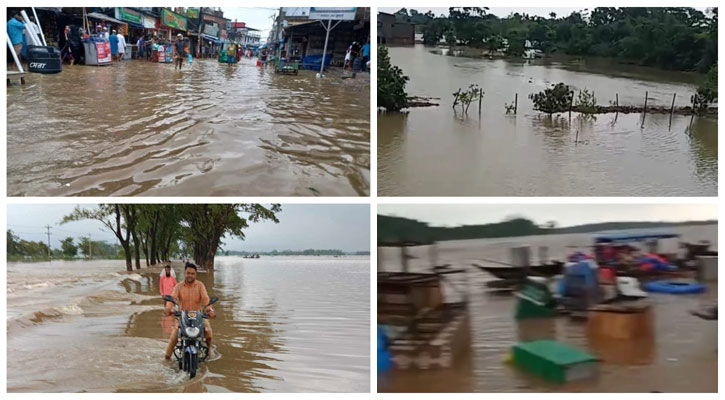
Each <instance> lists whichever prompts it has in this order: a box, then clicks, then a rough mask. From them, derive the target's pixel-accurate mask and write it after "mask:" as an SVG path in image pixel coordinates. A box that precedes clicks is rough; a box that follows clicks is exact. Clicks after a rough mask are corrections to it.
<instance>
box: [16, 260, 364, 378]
mask: <svg viewBox="0 0 725 400" xmlns="http://www.w3.org/2000/svg"><path fill="white" fill-rule="evenodd" d="M216 265H217V267H216V270H215V271H214V272H213V273H212V272H200V273H199V275H198V276H199V279H200V280H201V281H202V282H204V284H205V285H206V288H207V291H208V292H209V295H210V296H219V298H220V300H219V302H218V303H217V305H216V306H215V309H216V312H217V317H216V318H214V319H212V320H211V325H212V330H213V334H214V341H213V346H214V349H215V350H214V352H213V354H212V355H211V356H210V357H209V359H208V360H207V361H206V362H204V363H202V364H201V365H200V370H199V374H198V375H197V376H196V377H195V378H194V379H192V380H190V379H189V378H188V375H187V374H184V373H182V372H179V371H178V370H177V366H176V363H175V362H167V361H164V359H163V355H164V349H165V345H166V341H167V340H168V337H169V332H170V329H171V326H172V324H173V320H172V319H171V318H170V317H165V316H163V311H162V310H163V305H162V301H161V298H160V295H159V293H158V285H159V272H160V268H158V267H152V268H142V269H141V270H138V271H136V272H133V273H126V272H120V271H119V270H122V269H123V262H122V261H121V262H119V261H92V262H88V261H73V262H63V261H53V262H52V263H9V265H8V288H7V291H8V302H7V303H8V316H7V318H8V321H7V322H8V333H7V343H8V353H7V370H8V374H7V390H8V391H9V392H84V391H87V392H369V390H370V260H369V258H368V257H342V258H331V257H329V258H327V257H266V258H265V257H263V258H260V259H254V260H251V259H243V258H241V257H218V258H217V261H216ZM174 269H175V271H176V274H177V277H181V276H182V275H181V274H182V273H183V271H182V265H181V264H174Z"/></svg>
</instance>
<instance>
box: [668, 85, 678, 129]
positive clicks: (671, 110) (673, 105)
mask: <svg viewBox="0 0 725 400" xmlns="http://www.w3.org/2000/svg"><path fill="white" fill-rule="evenodd" d="M676 97H677V93H672V105H671V106H670V127H672V113H674V112H675V98H676Z"/></svg>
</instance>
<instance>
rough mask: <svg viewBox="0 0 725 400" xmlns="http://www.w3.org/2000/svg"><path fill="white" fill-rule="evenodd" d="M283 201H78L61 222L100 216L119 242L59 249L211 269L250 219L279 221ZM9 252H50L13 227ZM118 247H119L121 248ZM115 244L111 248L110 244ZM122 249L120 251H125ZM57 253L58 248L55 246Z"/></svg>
mask: <svg viewBox="0 0 725 400" xmlns="http://www.w3.org/2000/svg"><path fill="white" fill-rule="evenodd" d="M280 211H281V206H280V205H279V204H272V205H271V206H268V207H267V206H262V205H260V204H101V205H98V206H96V207H91V208H85V207H81V206H77V207H76V208H75V209H74V210H73V212H72V213H70V214H68V215H66V216H65V217H64V218H63V220H62V221H61V222H60V223H61V224H64V223H68V222H71V221H80V220H96V221H99V222H101V223H102V224H103V226H104V227H105V228H106V229H107V230H108V231H110V232H112V233H113V234H114V235H115V236H116V239H117V240H118V242H119V245H108V244H107V243H105V242H92V243H91V245H90V247H89V246H88V244H89V243H88V241H87V239H86V238H82V239H81V240H80V242H79V243H78V244H76V243H74V241H73V239H72V238H66V239H65V240H64V241H63V242H62V243H61V249H59V250H58V252H57V253H56V254H59V255H60V256H62V257H68V258H73V257H75V256H76V254H77V252H78V251H81V252H82V253H83V255H90V254H91V253H92V254H93V257H94V258H95V257H97V256H98V257H112V256H111V254H115V255H119V253H120V255H122V258H123V259H125V260H126V269H127V270H128V271H132V270H133V265H134V261H135V265H136V269H140V268H141V256H143V257H144V259H145V261H146V266H150V265H154V264H157V263H160V262H163V261H168V260H170V259H171V257H172V256H176V257H180V258H192V259H193V260H194V262H195V263H196V264H197V265H198V266H200V267H202V268H206V269H214V257H215V255H216V254H217V252H218V250H219V249H221V248H222V246H223V242H222V238H224V237H238V238H242V239H244V231H245V230H246V228H248V227H249V224H251V223H255V222H259V221H263V220H271V221H273V222H279V220H278V219H277V216H276V214H277V213H278V212H280ZM7 240H8V249H9V250H8V256H10V255H23V256H24V255H29V256H31V257H32V256H40V254H41V253H42V251H43V250H45V254H46V257H47V252H48V247H47V245H45V244H43V243H41V242H27V241H24V240H20V239H19V238H18V237H17V236H15V235H14V234H13V233H12V232H11V231H8V239H7ZM116 246H117V247H116ZM109 247H110V248H109ZM119 248H120V251H119ZM54 252H55V251H54Z"/></svg>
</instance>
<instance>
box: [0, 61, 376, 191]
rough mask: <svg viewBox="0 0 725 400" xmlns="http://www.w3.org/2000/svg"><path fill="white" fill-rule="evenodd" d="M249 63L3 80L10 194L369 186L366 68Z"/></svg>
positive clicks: (114, 68) (149, 66) (133, 66)
mask: <svg viewBox="0 0 725 400" xmlns="http://www.w3.org/2000/svg"><path fill="white" fill-rule="evenodd" d="M255 61H256V59H243V60H242V61H240V63H239V64H237V65H234V66H231V67H229V66H227V65H222V64H219V63H218V62H217V61H216V60H208V59H204V60H194V62H193V65H192V66H189V65H188V64H186V65H184V70H183V71H182V72H177V71H174V66H173V65H172V64H159V63H151V62H144V61H138V60H133V61H128V62H122V63H114V64H113V65H111V66H106V67H91V66H74V67H71V66H64V67H63V72H62V73H60V74H56V75H42V74H31V76H29V77H28V84H27V85H23V86H20V85H12V86H9V87H8V89H7V129H8V148H7V149H8V168H7V174H8V176H7V179H8V187H7V190H8V194H9V195H11V196H109V195H114V196H131V195H148V196H181V195H186V196H188V195H204V196H233V195H236V196H241V195H248V196H256V195H262V196H264V195H284V196H359V195H367V194H369V190H370V189H369V182H370V92H369V90H370V81H369V75H368V74H361V75H359V76H358V78H357V79H342V78H341V75H340V72H337V71H330V72H328V77H327V78H326V79H322V80H321V79H317V78H316V77H315V71H307V70H301V71H300V72H299V75H279V74H275V72H274V68H273V67H269V68H266V69H262V68H259V67H257V66H256V65H255Z"/></svg>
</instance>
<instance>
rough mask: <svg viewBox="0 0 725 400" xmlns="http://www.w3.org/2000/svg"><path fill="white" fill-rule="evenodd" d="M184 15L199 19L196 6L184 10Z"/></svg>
mask: <svg viewBox="0 0 725 400" xmlns="http://www.w3.org/2000/svg"><path fill="white" fill-rule="evenodd" d="M186 16H187V18H189V19H199V9H198V8H189V9H187V10H186Z"/></svg>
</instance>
